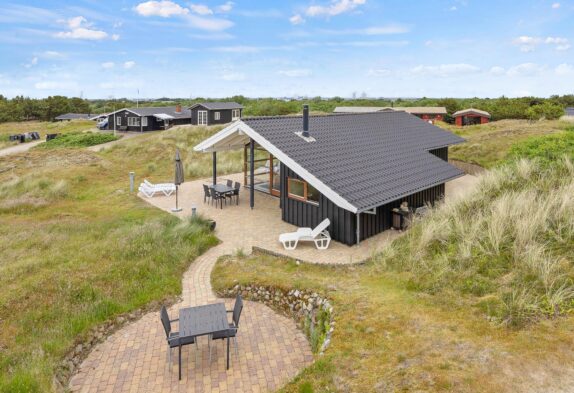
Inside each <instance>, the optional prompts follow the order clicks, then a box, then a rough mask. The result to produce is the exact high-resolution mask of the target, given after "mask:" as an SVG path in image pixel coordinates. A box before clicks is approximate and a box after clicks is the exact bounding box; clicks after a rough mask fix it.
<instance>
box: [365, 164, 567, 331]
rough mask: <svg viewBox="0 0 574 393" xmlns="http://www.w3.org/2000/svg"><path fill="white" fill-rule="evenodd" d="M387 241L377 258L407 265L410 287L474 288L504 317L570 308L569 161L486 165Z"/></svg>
mask: <svg viewBox="0 0 574 393" xmlns="http://www.w3.org/2000/svg"><path fill="white" fill-rule="evenodd" d="M394 248H395V250H393V252H389V251H386V252H385V253H383V254H381V255H380V256H378V257H377V258H376V259H377V261H378V263H380V264H382V265H383V266H385V267H387V268H390V269H396V270H400V271H406V272H410V281H411V284H412V286H413V287H415V288H418V289H421V290H425V291H429V292H433V293H441V292H442V291H443V290H455V291H459V292H461V293H465V294H469V295H472V296H476V297H477V304H478V305H480V306H482V307H483V308H484V309H485V311H486V312H487V313H488V314H489V315H490V317H492V318H493V319H495V320H498V321H500V322H502V323H504V324H507V325H512V326H519V325H522V324H524V323H526V322H528V321H531V320H533V319H536V318H539V317H541V316H544V315H552V316H555V315H559V314H561V313H565V312H568V311H570V310H574V165H573V163H572V162H571V161H570V159H569V158H567V157H564V158H562V159H560V160H559V161H558V162H557V163H556V164H555V165H553V166H547V165H542V164H541V163H540V162H539V161H537V160H533V161H528V160H525V159H522V160H519V161H517V162H515V163H513V164H509V165H507V166H503V167H500V168H498V169H495V170H492V171H490V172H488V173H487V174H486V175H484V176H482V177H481V179H480V183H479V186H478V190H477V192H475V193H472V194H470V195H468V196H467V197H466V198H462V199H456V200H453V201H451V202H446V203H443V204H442V205H440V206H439V207H438V208H436V209H434V210H432V212H431V213H430V215H429V216H427V217H425V218H424V219H422V220H420V221H418V222H415V224H414V226H413V228H412V229H411V230H410V231H409V232H407V234H406V236H404V237H403V238H401V239H399V240H398V241H397V242H396V243H395V247H394Z"/></svg>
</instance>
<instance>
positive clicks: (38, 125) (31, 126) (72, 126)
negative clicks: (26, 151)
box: [0, 120, 97, 149]
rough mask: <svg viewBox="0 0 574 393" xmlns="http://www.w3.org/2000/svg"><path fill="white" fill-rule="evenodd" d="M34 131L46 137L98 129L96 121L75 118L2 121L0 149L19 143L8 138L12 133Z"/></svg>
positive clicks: (0, 124)
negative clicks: (49, 120) (70, 119)
mask: <svg viewBox="0 0 574 393" xmlns="http://www.w3.org/2000/svg"><path fill="white" fill-rule="evenodd" d="M32 131H36V132H38V133H39V134H40V137H41V138H42V139H45V138H46V134H56V133H61V134H67V133H70V132H83V131H97V129H96V123H95V122H93V121H91V120H74V121H63V122H48V121H44V122H40V121H24V122H11V123H0V149H2V148H4V147H8V146H12V145H15V144H17V142H10V141H9V140H8V137H9V136H10V135H12V134H23V133H25V132H32Z"/></svg>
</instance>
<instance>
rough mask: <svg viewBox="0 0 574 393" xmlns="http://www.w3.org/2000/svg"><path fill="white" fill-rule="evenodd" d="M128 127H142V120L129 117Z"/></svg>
mask: <svg viewBox="0 0 574 393" xmlns="http://www.w3.org/2000/svg"><path fill="white" fill-rule="evenodd" d="M128 127H140V118H139V117H128Z"/></svg>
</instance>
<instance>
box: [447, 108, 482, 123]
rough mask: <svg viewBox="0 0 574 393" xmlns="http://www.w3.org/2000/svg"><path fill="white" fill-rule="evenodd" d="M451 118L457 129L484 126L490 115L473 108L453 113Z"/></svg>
mask: <svg viewBox="0 0 574 393" xmlns="http://www.w3.org/2000/svg"><path fill="white" fill-rule="evenodd" d="M452 116H453V117H454V122H455V124H456V125H457V126H459V127H462V126H472V125H475V124H486V123H488V122H489V121H490V113H488V112H486V111H481V110H480V109H474V108H469V109H463V110H461V111H458V112H454V113H453V115H452Z"/></svg>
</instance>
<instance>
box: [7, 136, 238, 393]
mask: <svg viewBox="0 0 574 393" xmlns="http://www.w3.org/2000/svg"><path fill="white" fill-rule="evenodd" d="M195 131H197V132H195ZM214 131H215V129H210V130H204V129H199V128H197V129H191V128H189V127H188V128H185V129H172V130H169V131H167V132H163V133H152V134H146V135H143V136H141V137H139V136H138V137H137V138H133V139H132V140H125V141H120V142H119V144H118V145H117V146H116V147H115V148H114V149H110V150H106V151H104V152H102V153H95V152H91V151H87V150H86V149H77V148H74V149H68V148H61V149H54V150H44V149H33V151H29V152H27V153H23V154H19V155H14V156H9V157H0V222H2V225H0V255H2V258H1V259H0V392H45V391H50V390H53V389H54V385H53V376H54V372H55V370H56V368H57V367H58V365H59V362H60V361H61V359H62V358H63V357H64V356H65V354H66V353H67V352H68V351H69V350H70V349H71V348H73V347H74V345H75V344H76V343H77V342H79V341H81V339H82V337H83V336H84V335H85V334H86V333H87V332H88V330H89V329H90V328H92V327H93V326H96V325H98V324H100V323H102V322H104V321H106V320H110V319H113V318H115V317H116V316H117V315H119V314H122V313H125V312H129V311H132V310H134V309H137V308H140V307H143V306H145V305H146V304H148V303H150V302H151V301H154V300H159V301H161V300H164V299H167V298H171V297H173V296H177V295H179V294H180V293H181V276H182V273H183V272H184V271H185V269H187V267H188V266H189V264H190V263H192V261H193V260H194V259H195V257H196V256H197V255H199V254H200V253H202V252H203V251H205V250H206V249H207V248H208V247H210V246H212V245H214V244H215V243H216V242H217V239H216V238H215V237H214V236H213V234H212V233H211V232H209V231H208V229H207V228H206V226H205V225H204V223H203V222H202V221H201V220H194V221H187V222H180V220H178V219H177V218H174V217H172V216H171V215H169V214H166V213H164V212H162V211H159V210H158V209H155V208H152V207H150V206H149V205H148V204H147V203H145V202H144V201H141V200H140V199H139V198H138V197H136V196H135V195H134V194H130V193H129V189H128V187H129V182H128V172H129V171H130V170H133V171H135V172H136V174H137V180H138V181H141V179H142V178H143V177H144V176H147V177H149V178H151V179H154V180H155V179H156V178H157V179H160V178H161V179H165V180H169V179H170V178H171V176H173V161H172V159H173V157H172V156H173V153H174V150H175V145H176V144H178V146H179V147H180V148H182V155H183V156H184V157H186V165H192V164H191V161H190V159H191V157H189V156H187V154H188V151H189V149H190V147H191V146H192V145H193V144H195V143H197V142H199V141H200V140H201V139H203V138H204V137H206V135H209V134H210V133H211V132H214ZM136 139H137V141H136ZM140 141H141V142H140ZM187 144H189V145H187ZM223 159H225V157H224V155H222V160H223ZM230 162H231V163H230V164H229V167H230V168H238V167H240V165H241V164H240V163H239V162H232V160H231V161H230ZM149 163H153V165H154V168H153V170H152V169H150V167H149ZM208 170H209V169H208V168H207V169H206V171H208ZM191 173H194V172H193V171H189V170H188V174H191Z"/></svg>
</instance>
